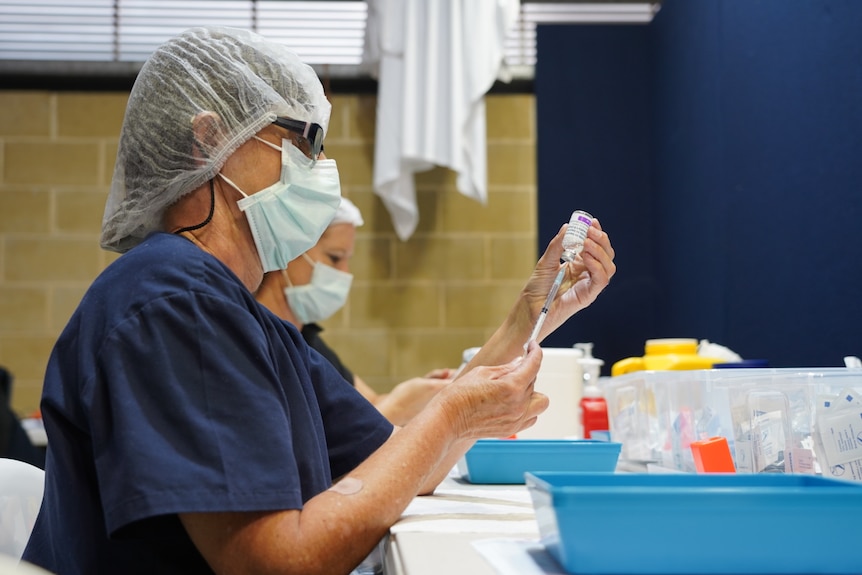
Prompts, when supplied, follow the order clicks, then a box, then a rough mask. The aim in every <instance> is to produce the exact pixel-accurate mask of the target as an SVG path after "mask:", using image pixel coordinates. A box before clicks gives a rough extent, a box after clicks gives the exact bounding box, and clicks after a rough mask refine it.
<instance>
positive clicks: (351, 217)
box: [329, 196, 365, 228]
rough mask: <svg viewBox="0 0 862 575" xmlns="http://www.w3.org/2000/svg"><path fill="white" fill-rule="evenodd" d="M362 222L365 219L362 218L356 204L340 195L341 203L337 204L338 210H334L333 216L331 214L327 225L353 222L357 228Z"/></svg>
mask: <svg viewBox="0 0 862 575" xmlns="http://www.w3.org/2000/svg"><path fill="white" fill-rule="evenodd" d="M364 223H365V221H364V220H363V219H362V212H360V211H359V208H357V207H356V204H354V203H353V202H351V201H350V200H348V199H347V198H345V197H344V196H342V197H341V203H340V204H338V210H336V212H335V216H333V218H332V221H331V222H329V225H330V226H332V225H335V224H353V226H354V227H357V228H358V227H359V226H361V225H362V224H364Z"/></svg>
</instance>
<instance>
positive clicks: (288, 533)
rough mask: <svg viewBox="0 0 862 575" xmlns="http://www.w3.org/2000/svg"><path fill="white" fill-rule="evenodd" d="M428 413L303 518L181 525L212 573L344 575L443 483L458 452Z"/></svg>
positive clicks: (299, 514)
mask: <svg viewBox="0 0 862 575" xmlns="http://www.w3.org/2000/svg"><path fill="white" fill-rule="evenodd" d="M427 411H428V413H423V414H422V415H421V416H419V417H417V418H415V420H414V421H413V422H412V423H411V425H410V426H408V427H407V428H404V429H400V430H398V431H397V432H396V433H393V435H392V436H391V437H390V438H389V440H388V441H387V442H386V443H385V444H383V445H382V446H381V447H380V448H379V449H378V450H377V451H376V452H375V453H374V454H372V455H371V457H369V458H368V459H367V460H366V461H365V462H363V463H362V464H361V465H359V466H358V467H357V468H356V469H354V470H353V471H352V472H350V473H349V474H348V475H347V476H345V477H343V478H342V479H341V480H340V481H339V482H338V483H337V484H336V485H334V486H333V487H332V488H330V489H328V490H327V491H324V492H323V493H320V494H318V495H317V496H315V497H313V498H311V499H310V500H309V501H307V502H306V503H305V505H304V507H303V509H302V510H301V511H297V510H293V511H279V512H272V513H225V514H191V515H183V516H181V519H182V521H183V524H184V526H185V527H186V529H187V531H188V532H189V535H190V536H191V537H192V540H193V541H194V543H195V545H196V546H197V547H198V548H199V549H200V550H201V553H202V554H203V555H204V557H205V558H206V559H207V561H208V563H209V564H210V565H211V566H212V568H213V570H214V571H215V572H216V573H231V574H243V573H249V574H251V573H256V574H268V573H279V574H286V573H302V574H304V575H311V574H314V573H326V574H334V573H348V572H349V571H350V570H351V569H352V568H353V567H355V566H356V565H357V564H358V563H359V562H360V561H361V560H362V559H363V558H364V557H365V556H366V555H367V554H368V553H369V552H370V550H371V549H372V548H373V547H374V545H375V544H376V543H377V542H378V541H379V540H380V538H381V537H383V535H385V534H386V532H387V530H388V528H389V527H390V526H391V525H392V524H393V523H395V522H396V521H397V520H398V518H399V517H400V516H401V514H402V512H403V511H404V509H405V508H406V507H407V505H408V504H409V503H410V501H411V500H412V499H413V497H415V496H416V495H417V494H419V493H420V492H424V491H430V490H433V485H436V482H439V481H440V479H442V477H445V472H443V471H442V469H443V468H445V467H446V465H448V460H449V457H448V456H447V452H448V451H449V450H450V449H452V448H457V447H458V446H460V445H461V442H460V441H459V439H458V438H457V437H455V436H454V435H453V432H452V431H451V430H452V426H451V425H450V424H449V422H447V421H446V416H445V414H444V412H443V410H442V409H432V410H427ZM449 468H451V465H450V466H449ZM449 468H446V469H447V471H448V469H449ZM441 473H442V477H440V474H441ZM429 486H430V489H429Z"/></svg>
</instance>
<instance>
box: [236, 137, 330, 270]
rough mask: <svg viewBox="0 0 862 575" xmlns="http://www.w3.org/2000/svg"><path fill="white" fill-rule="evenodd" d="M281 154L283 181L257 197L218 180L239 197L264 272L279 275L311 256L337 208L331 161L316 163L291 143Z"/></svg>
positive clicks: (282, 145) (284, 147)
mask: <svg viewBox="0 0 862 575" xmlns="http://www.w3.org/2000/svg"><path fill="white" fill-rule="evenodd" d="M255 139H257V140H259V141H261V142H263V143H265V144H266V145H268V146H270V147H271V148H275V149H276V150H280V151H281V178H280V179H279V181H278V182H276V183H274V184H273V185H271V186H269V187H268V188H264V189H262V190H261V191H259V192H257V193H256V194H252V195H250V196H249V195H248V194H246V193H245V192H243V191H242V190H241V189H239V186H237V185H236V184H234V183H233V182H232V181H230V180H229V179H228V178H227V177H225V176H224V175H222V174H221V173H219V177H221V179H222V180H224V181H225V182H226V183H227V184H229V185H230V186H231V187H232V188H234V189H235V190H236V191H238V192H239V193H240V194H242V195H243V196H244V197H243V199H241V200H239V201H238V202H237V205H238V206H239V209H240V210H242V211H243V212H245V217H246V218H247V219H248V223H249V226H250V227H251V233H252V236H253V237H254V243H255V245H256V246H257V253H258V256H259V257H260V263H261V264H262V265H263V271H264V272H272V271H276V270H282V269H284V268H285V267H287V263H288V262H289V261H291V260H293V259H295V258H297V257H299V256H300V255H301V254H303V253H305V252H306V251H308V250H309V248H311V247H312V246H314V244H316V243H317V240H319V239H320V236H321V235H322V234H323V232H324V231H325V230H326V228H327V226H328V225H329V222H331V221H332V218H333V216H334V215H335V212H336V210H337V209H338V204H339V203H340V202H341V183H340V181H339V179H338V168H337V167H336V165H335V160H317V161H316V162H315V161H313V160H311V159H310V158H308V157H307V156H306V155H305V154H303V153H302V152H301V151H300V150H299V149H298V148H297V147H296V146H294V145H293V144H292V143H291V142H290V140H284V139H283V140H282V141H281V147H280V148H279V147H278V146H276V145H275V144H272V143H271V142H267V141H266V140H262V139H260V138H258V137H257V136H255Z"/></svg>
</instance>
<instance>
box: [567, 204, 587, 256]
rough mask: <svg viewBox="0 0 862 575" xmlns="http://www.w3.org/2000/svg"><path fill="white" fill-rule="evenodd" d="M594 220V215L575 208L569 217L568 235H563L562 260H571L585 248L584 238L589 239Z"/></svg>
mask: <svg viewBox="0 0 862 575" xmlns="http://www.w3.org/2000/svg"><path fill="white" fill-rule="evenodd" d="M592 222H593V216H591V215H590V214H588V213H587V212H585V211H583V210H575V211H574V212H572V217H571V218H569V225H568V227H567V228H566V235H564V236H563V255H562V258H561V259H562V260H563V261H565V262H570V261H572V260H574V259H575V256H576V255H578V254H579V253H581V250H583V249H584V240H585V239H587V230H588V229H590V224H591V223H592Z"/></svg>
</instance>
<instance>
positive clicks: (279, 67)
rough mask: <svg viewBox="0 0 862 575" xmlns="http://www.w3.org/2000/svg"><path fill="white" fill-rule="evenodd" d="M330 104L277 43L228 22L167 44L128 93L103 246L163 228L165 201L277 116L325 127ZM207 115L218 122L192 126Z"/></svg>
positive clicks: (212, 170)
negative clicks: (223, 25)
mask: <svg viewBox="0 0 862 575" xmlns="http://www.w3.org/2000/svg"><path fill="white" fill-rule="evenodd" d="M329 111H330V104H329V101H328V100H327V99H326V96H325V95H324V93H323V87H322V86H321V84H320V80H319V79H318V77H317V74H316V73H315V72H314V70H313V69H312V68H311V67H310V66H308V65H306V64H303V63H302V62H301V61H300V60H299V58H298V57H297V56H296V55H295V54H294V53H292V52H290V51H289V50H288V49H287V48H286V47H285V46H283V45H281V44H278V43H276V42H272V41H269V40H266V39H264V38H263V37H261V36H259V35H257V34H254V33H252V32H249V31H245V30H237V29H232V28H192V29H190V30H187V31H185V32H183V33H182V34H181V35H179V36H177V37H176V38H173V39H171V40H169V41H167V42H166V43H165V44H163V45H162V46H160V47H159V48H157V49H156V51H155V52H154V53H153V54H152V56H151V57H150V58H149V59H148V60H147V62H146V63H145V64H144V66H143V67H142V68H141V71H140V73H139V74H138V77H137V79H136V80H135V85H134V87H133V88H132V91H131V93H130V95H129V101H128V104H127V106H126V115H125V118H124V120H123V127H122V131H121V133H120V144H119V149H118V150H117V160H116V165H115V166H114V176H113V180H112V182H111V191H110V194H109V196H108V201H107V204H106V205H105V214H104V217H103V219H102V237H101V245H102V247H104V248H106V249H110V250H114V251H118V252H125V251H127V250H129V249H130V248H132V247H134V246H135V245H137V244H138V243H140V242H141V240H143V238H144V237H145V236H146V235H147V234H148V233H150V232H152V231H154V230H158V229H161V228H162V216H163V214H164V212H165V209H166V208H167V207H168V206H170V205H171V204H172V203H174V202H176V201H177V200H178V199H180V198H181V197H183V196H184V195H186V194H188V193H189V192H191V191H193V190H195V189H197V188H198V187H200V186H201V185H202V184H204V183H205V182H207V181H208V180H210V179H212V178H213V177H214V176H215V175H216V174H217V173H218V172H219V170H221V167H222V166H223V165H224V163H225V161H226V160H227V158H228V157H229V156H230V155H231V154H233V153H234V152H235V151H236V149H237V148H238V147H239V146H240V145H242V144H243V143H244V142H246V141H247V140H248V139H250V138H251V137H252V136H253V135H254V134H256V133H257V132H259V131H260V130H262V129H263V128H264V127H266V126H267V125H268V124H270V123H271V122H272V121H273V120H275V118H276V116H281V117H288V118H293V119H296V120H302V121H310V122H316V123H318V124H320V125H321V126H322V127H323V129H324V131H325V130H326V128H327V126H328V124H329ZM207 113H208V114H209V115H210V116H211V117H212V118H214V119H215V121H211V122H201V121H198V122H197V124H195V123H194V121H195V119H196V118H200V117H201V116H199V114H203V115H206V114H207ZM195 128H196V129H195Z"/></svg>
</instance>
